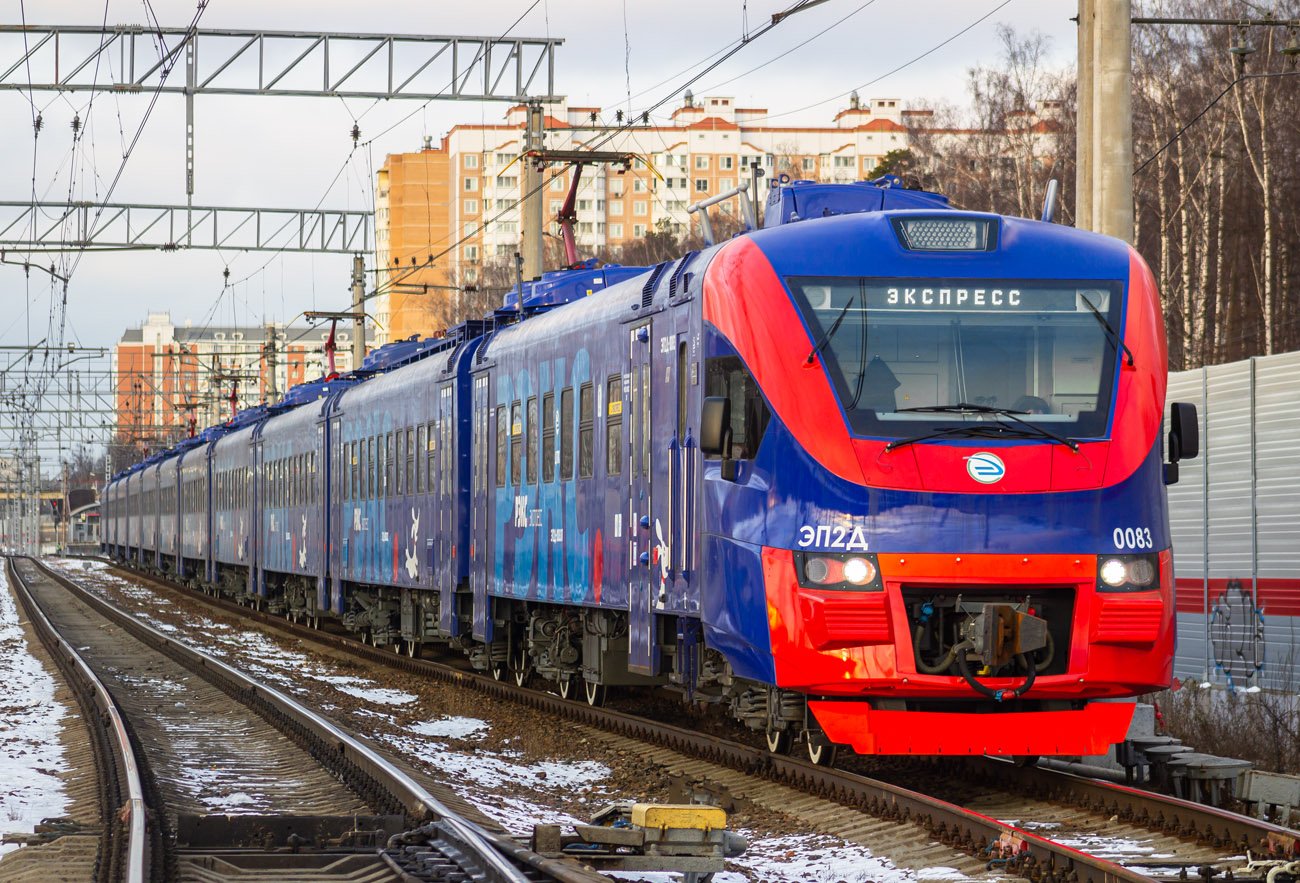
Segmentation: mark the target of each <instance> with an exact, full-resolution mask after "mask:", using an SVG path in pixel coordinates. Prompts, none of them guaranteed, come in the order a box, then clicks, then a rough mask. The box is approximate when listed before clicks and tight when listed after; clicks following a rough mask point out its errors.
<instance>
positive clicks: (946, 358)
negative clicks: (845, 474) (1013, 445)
mask: <svg viewBox="0 0 1300 883" xmlns="http://www.w3.org/2000/svg"><path fill="white" fill-rule="evenodd" d="M786 283H787V286H788V287H789V289H790V292H791V294H792V295H793V298H794V302H795V305H796V306H797V307H798V309H799V312H800V315H801V316H802V317H803V320H804V324H805V325H806V326H807V330H808V333H809V335H810V337H811V342H810V343H809V346H810V350H812V351H815V352H816V354H817V355H818V356H819V357H820V358H821V359H822V361H823V362H824V363H825V365H826V369H827V373H828V374H829V376H830V379H831V384H832V386H833V388H834V390H835V394H836V396H837V398H838V399H839V403H840V407H841V409H842V410H843V412H844V414H845V416H846V418H847V419H848V423H849V428H850V430H851V431H852V432H853V434H855V435H860V436H870V437H880V438H894V439H897V438H911V437H914V436H917V435H919V434H924V433H927V432H932V431H936V430H940V429H947V428H948V427H953V426H962V425H967V424H970V425H976V424H979V423H989V422H1001V423H1007V422H1014V421H1010V418H1008V417H1005V416H1001V415H998V414H996V413H992V412H990V411H979V412H976V411H966V412H961V411H956V410H947V411H937V412H936V411H935V410H929V409H935V408H951V406H956V405H959V404H967V405H975V406H977V408H984V409H1009V410H1011V411H1015V412H1019V413H1017V415H1016V416H1017V418H1018V419H1019V420H1020V421H1024V422H1028V423H1031V424H1035V425H1037V426H1040V427H1041V428H1042V429H1045V430H1048V431H1050V432H1052V433H1054V434H1056V435H1059V436H1062V437H1066V438H1074V439H1089V438H1104V437H1105V436H1106V434H1107V432H1108V429H1109V424H1110V412H1111V407H1112V404H1113V398H1114V388H1115V366H1116V365H1117V364H1118V362H1119V358H1118V356H1119V351H1120V350H1121V347H1122V335H1123V331H1124V329H1123V327H1122V326H1123V320H1122V311H1123V305H1124V286H1123V284H1122V283H1121V282H1118V281H1097V280H1061V279H1050V280H1028V279H947V278H934V279H916V278H908V279H895V278H880V277H842V276H840V277H828V276H796V277H790V278H788V279H787V280H786ZM810 354H811V353H810ZM1022 428H1023V427H1022ZM951 438H952V439H953V440H957V439H959V438H960V434H958V435H954V436H952V437H951Z"/></svg>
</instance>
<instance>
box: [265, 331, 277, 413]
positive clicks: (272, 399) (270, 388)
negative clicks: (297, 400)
mask: <svg viewBox="0 0 1300 883" xmlns="http://www.w3.org/2000/svg"><path fill="white" fill-rule="evenodd" d="M276 361H277V360H276V353H275V323H274V322H267V323H266V403H267V404H268V405H274V404H275V403H277V402H278V401H280V388H279V382H278V380H277V378H276V376H275V374H276Z"/></svg>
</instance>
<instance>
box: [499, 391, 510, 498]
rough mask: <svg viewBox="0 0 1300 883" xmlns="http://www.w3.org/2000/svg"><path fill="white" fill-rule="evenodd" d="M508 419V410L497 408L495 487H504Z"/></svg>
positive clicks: (500, 406)
mask: <svg viewBox="0 0 1300 883" xmlns="http://www.w3.org/2000/svg"><path fill="white" fill-rule="evenodd" d="M509 419H510V408H509V407H507V406H506V405H498V406H497V487H505V486H506V439H507V433H508V432H509V429H508V427H507V426H506V421H507V420H509Z"/></svg>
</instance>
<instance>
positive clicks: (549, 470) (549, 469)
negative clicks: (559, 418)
mask: <svg viewBox="0 0 1300 883" xmlns="http://www.w3.org/2000/svg"><path fill="white" fill-rule="evenodd" d="M554 478H555V393H551V392H548V393H547V394H546V395H544V396H542V481H544V482H548V483H549V482H550V481H551V480H552V479H554Z"/></svg>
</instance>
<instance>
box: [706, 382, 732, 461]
mask: <svg viewBox="0 0 1300 883" xmlns="http://www.w3.org/2000/svg"><path fill="white" fill-rule="evenodd" d="M730 430H731V399H729V398H727V397H726V396H709V397H708V398H706V399H705V400H704V412H703V413H702V414H701V415H700V452H701V453H703V454H704V455H705V456H706V457H723V458H724V459H725V454H726V453H727V451H726V447H727V435H728V433H729V432H730Z"/></svg>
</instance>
